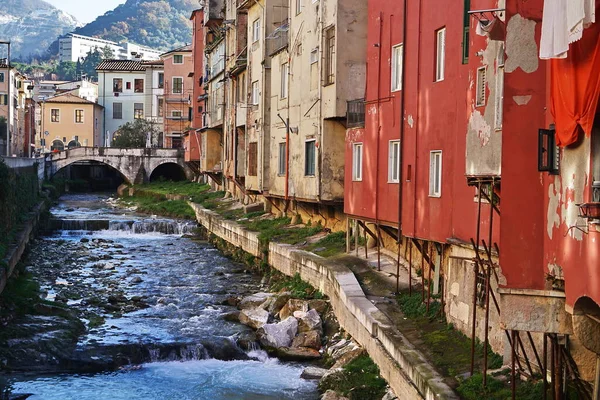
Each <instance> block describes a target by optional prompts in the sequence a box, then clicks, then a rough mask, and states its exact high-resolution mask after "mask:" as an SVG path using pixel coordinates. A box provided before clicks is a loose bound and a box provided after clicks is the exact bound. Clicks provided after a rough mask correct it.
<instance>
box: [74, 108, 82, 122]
mask: <svg viewBox="0 0 600 400" xmlns="http://www.w3.org/2000/svg"><path fill="white" fill-rule="evenodd" d="M75 123H76V124H83V110H75Z"/></svg>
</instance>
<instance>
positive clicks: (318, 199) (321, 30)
mask: <svg viewBox="0 0 600 400" xmlns="http://www.w3.org/2000/svg"><path fill="white" fill-rule="evenodd" d="M319 25H320V29H319V39H320V40H319V43H320V46H319V52H320V53H321V57H320V60H319V63H320V66H321V68H320V69H319V72H320V74H319V75H320V77H321V79H322V78H323V71H322V70H321V69H322V68H323V50H324V49H323V47H324V46H323V27H324V26H325V24H324V23H323V5H322V4H321V6H320V7H319ZM335 28H336V29H337V24H336V26H335ZM337 39H338V35H337V32H336V49H337V47H338V46H337ZM334 55H335V56H337V51H336V52H335V53H334ZM335 66H336V68H337V63H335ZM337 78H338V77H337V74H336V75H335V79H337ZM334 84H335V85H336V86H337V83H334ZM336 97H337V96H336ZM336 108H337V106H336ZM288 112H289V111H288ZM324 129H325V121H323V84H322V83H319V142H318V143H319V149H321V148H322V147H323V131H324ZM315 151H317V149H315ZM322 156H323V151H322V150H319V157H318V160H319V165H318V169H317V168H315V169H316V170H317V171H318V173H319V178H318V179H317V187H318V189H317V193H318V195H317V202H319V203H320V201H321V194H322V193H321V192H322V186H323V185H322V179H323V175H322V174H321V165H322ZM316 160H317V157H315V162H316ZM315 173H316V171H315Z"/></svg>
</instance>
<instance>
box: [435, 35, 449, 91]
mask: <svg viewBox="0 0 600 400" xmlns="http://www.w3.org/2000/svg"><path fill="white" fill-rule="evenodd" d="M445 61H446V28H442V29H438V30H437V31H435V81H436V82H439V81H443V80H444V64H445Z"/></svg>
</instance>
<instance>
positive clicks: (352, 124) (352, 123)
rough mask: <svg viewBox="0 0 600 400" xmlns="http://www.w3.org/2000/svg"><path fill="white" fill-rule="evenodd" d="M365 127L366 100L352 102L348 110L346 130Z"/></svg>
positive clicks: (349, 102) (348, 105)
mask: <svg viewBox="0 0 600 400" xmlns="http://www.w3.org/2000/svg"><path fill="white" fill-rule="evenodd" d="M364 126H365V99H356V100H350V101H348V103H347V109H346V128H362V127H364Z"/></svg>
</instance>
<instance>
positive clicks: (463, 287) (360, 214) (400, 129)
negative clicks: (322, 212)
mask: <svg viewBox="0 0 600 400" xmlns="http://www.w3.org/2000/svg"><path fill="white" fill-rule="evenodd" d="M469 3H471V4H469ZM475 3H477V4H475ZM479 3H481V4H479ZM368 4H369V13H368V21H369V22H368V24H369V30H368V43H367V62H368V66H367V71H368V73H367V77H368V78H367V82H366V91H365V99H364V109H363V110H361V108H360V105H361V104H360V100H359V101H358V102H350V103H349V105H348V123H349V126H350V128H349V129H348V130H347V134H346V171H345V212H346V213H347V214H348V216H349V218H351V219H353V220H356V221H358V223H359V225H361V226H364V227H365V230H367V232H369V231H370V232H371V234H372V236H373V239H378V240H376V242H377V243H379V245H380V246H384V245H387V247H391V248H394V249H396V248H398V251H399V252H400V253H401V254H407V253H406V251H408V250H410V251H409V253H408V254H410V256H408V257H407V258H409V259H411V260H412V261H413V265H414V267H415V269H421V270H423V271H425V273H428V272H429V271H431V279H432V281H433V293H435V294H437V293H439V292H443V294H444V296H445V304H446V311H447V315H448V318H449V320H450V321H451V322H453V323H454V325H455V326H457V328H459V329H461V330H463V331H464V332H465V333H467V334H472V332H473V322H472V321H473V313H474V312H475V316H476V318H477V319H478V320H481V319H482V318H483V316H484V313H483V312H482V310H483V309H484V308H483V307H484V306H485V304H480V302H476V303H474V302H473V298H474V295H473V292H474V291H476V290H478V296H477V297H479V296H480V295H481V293H482V291H485V289H484V287H483V286H482V285H481V284H478V283H477V279H483V280H484V281H485V279H486V278H485V272H484V271H485V270H484V269H483V267H481V268H478V267H477V266H476V265H475V264H476V263H475V262H474V261H473V260H475V259H476V257H475V253H476V249H475V248H474V247H473V245H472V244H471V243H472V242H471V241H472V240H473V243H479V244H480V246H481V245H482V243H483V241H484V240H485V242H486V244H487V245H490V243H498V242H499V223H498V222H499V221H498V218H497V215H496V216H493V217H492V218H490V215H491V207H490V204H489V201H488V200H487V199H486V198H485V197H483V196H482V201H481V202H479V196H478V195H477V190H478V186H479V185H481V190H482V192H484V193H485V194H491V193H492V192H495V195H494V196H493V197H494V199H495V201H496V202H497V198H498V196H499V182H500V153H499V146H500V144H501V137H502V131H501V130H500V129H497V130H493V129H490V128H489V127H488V128H487V129H485V133H483V134H482V132H481V130H482V129H484V128H485V127H486V126H489V125H490V124H492V123H493V119H494V118H495V115H494V114H493V112H492V113H491V114H490V113H486V112H485V110H484V109H485V107H478V106H477V105H476V103H475V93H476V91H477V84H476V82H475V79H474V77H475V76H477V70H478V68H481V67H486V68H487V69H489V70H491V69H492V68H496V63H495V57H486V58H483V57H479V56H476V55H475V54H473V49H476V48H484V49H486V47H487V48H489V53H490V54H491V53H494V52H496V51H497V49H498V48H500V47H501V44H500V43H499V42H498V43H497V41H493V42H491V43H489V44H487V42H486V40H487V38H485V37H478V36H477V37H475V35H469V30H472V31H474V30H475V26H476V23H477V20H476V19H475V18H473V17H471V15H470V14H469V10H470V9H471V8H472V7H481V8H485V9H490V8H495V7H496V2H495V1H483V0H482V1H477V2H476V1H471V2H469V1H466V2H465V3H464V4H463V6H461V7H456V6H452V7H440V3H439V2H438V1H434V0H423V1H420V2H407V4H404V2H389V1H385V0H370V1H369V3H368ZM465 37H466V39H465ZM479 46H481V47H479ZM486 51H488V50H486ZM494 54H495V53H494ZM488 64H490V65H488ZM494 75H495V73H494ZM484 93H485V92H484ZM488 94H489V93H488ZM477 104H480V103H477ZM490 109H492V110H493V109H494V107H490ZM363 113H364V114H363ZM362 115H364V127H360V126H359V127H356V126H355V125H359V124H360V122H361V116H362ZM496 147H498V148H497V149H496ZM492 187H494V190H492V189H491V188H492ZM399 199H401V201H399ZM493 218H496V219H495V220H494V219H493ZM399 225H400V226H399ZM398 232H400V233H401V236H400V240H399V242H400V245H399V246H397V245H396V243H397V242H398V240H397V233H398ZM478 235H479V236H478ZM478 237H479V239H480V240H477V238H478ZM479 250H481V251H482V250H483V248H480V249H479ZM495 254H496V252H495V250H492V251H491V256H492V258H493V259H494V260H495ZM482 257H483V254H482ZM478 271H479V272H478ZM490 285H492V286H493V287H495V286H496V285H497V282H491V283H490ZM474 308H475V309H476V310H475V311H474V310H473V309H474ZM477 309H479V311H477ZM497 323H498V315H497V313H496V314H495V315H491V316H490V324H491V326H497ZM485 332H486V329H485V325H484V323H483V321H482V320H481V321H480V322H478V323H477V324H476V327H475V336H477V337H479V338H480V339H481V340H484V338H485ZM490 340H491V342H492V344H493V345H494V347H495V348H496V349H498V351H500V350H501V347H502V343H503V334H502V332H500V331H499V330H496V331H495V332H494V333H493V334H492V337H491V338H490Z"/></svg>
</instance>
